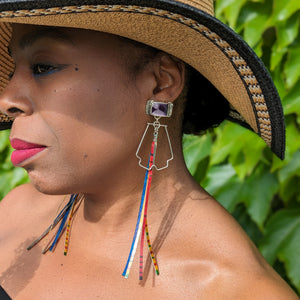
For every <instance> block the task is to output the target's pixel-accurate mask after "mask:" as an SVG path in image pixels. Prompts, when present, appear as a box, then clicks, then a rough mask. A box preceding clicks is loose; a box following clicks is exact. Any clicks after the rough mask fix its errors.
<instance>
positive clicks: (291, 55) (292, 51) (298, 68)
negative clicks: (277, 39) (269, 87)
mask: <svg viewBox="0 0 300 300" xmlns="http://www.w3.org/2000/svg"><path fill="white" fill-rule="evenodd" d="M284 72H285V77H286V83H287V88H292V87H293V86H294V85H295V84H296V82H297V81H298V80H299V78H300V43H298V44H297V45H295V46H293V47H290V48H289V52H288V59H287V61H286V63H285V66H284Z"/></svg>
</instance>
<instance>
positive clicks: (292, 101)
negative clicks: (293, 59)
mask: <svg viewBox="0 0 300 300" xmlns="http://www.w3.org/2000/svg"><path fill="white" fill-rule="evenodd" d="M298 67H299V68H300V63H299V64H298ZM283 105H284V112H285V114H286V115H288V114H300V80H298V82H297V84H296V85H295V86H294V88H293V89H292V90H291V91H290V92H289V93H288V94H287V95H286V97H284V98H283Z"/></svg>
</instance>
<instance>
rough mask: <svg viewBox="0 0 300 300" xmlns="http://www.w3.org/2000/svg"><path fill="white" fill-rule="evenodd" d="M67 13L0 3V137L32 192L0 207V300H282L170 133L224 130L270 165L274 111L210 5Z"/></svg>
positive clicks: (94, 7) (120, 6) (79, 8)
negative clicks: (247, 141)
mask: <svg viewBox="0 0 300 300" xmlns="http://www.w3.org/2000/svg"><path fill="white" fill-rule="evenodd" d="M64 2H65V3H64ZM71 2H72V3H70V1H59V3H56V1H47V2H46V1H11V2H10V3H8V2H7V1H5V2H3V3H0V10H1V13H0V21H1V29H2V31H1V41H2V44H1V49H2V50H1V51H2V59H1V84H2V93H1V98H0V110H1V111H2V112H3V116H2V128H3V129H4V128H6V127H10V126H11V135H10V141H11V144H12V146H13V148H15V149H16V150H15V152H14V153H13V154H12V162H13V164H14V165H15V166H18V167H23V168H25V169H26V171H27V172H28V174H29V178H30V181H31V183H30V184H27V185H23V186H20V187H18V188H16V189H14V190H13V191H12V192H11V193H10V194H8V195H7V197H5V199H3V201H2V202H1V206H0V207H1V209H0V218H1V220H2V223H1V244H0V253H1V256H0V265H1V277H0V278H1V281H0V282H1V286H2V288H3V289H4V290H5V291H6V292H7V293H8V294H9V295H10V296H11V297H12V298H13V299H29V298H30V299H48V298H49V299H50V298H51V299H52V298H55V299H62V298H65V297H70V298H74V299H94V298H99V297H101V298H103V299H119V298H122V299H123V298H124V299H138V298H145V299H148V298H150V297H151V298H152V297H156V298H159V299H182V297H186V298H188V299H198V298H200V299H270V298H271V299H297V296H296V295H295V294H294V293H293V291H292V290H291V289H290V288H289V287H288V286H287V284H286V283H285V282H284V281H283V280H282V279H281V278H280V277H279V275H277V274H276V273H275V271H274V270H273V269H272V268H271V267H270V266H269V265H268V264H267V263H266V262H265V260H264V259H263V258H262V257H261V255H260V254H259V252H258V251H257V249H256V248H255V246H254V245H253V244H252V242H251V241H250V240H249V238H248V237H247V236H246V234H245V233H244V232H243V231H242V229H241V228H240V227H239V225H238V224H237V223H236V222H235V221H234V220H233V218H232V217H231V216H230V215H229V214H228V213H227V212H226V211H225V210H224V209H223V208H222V207H221V206H220V205H219V204H218V203H217V202H216V201H215V200H214V199H213V198H212V197H211V196H210V195H208V194H207V193H206V192H205V191H204V190H203V189H202V188H201V187H200V186H199V185H198V184H197V183H196V182H195V181H194V180H193V178H192V177H191V176H190V174H189V172H188V171H187V169H186V166H185V163H184V160H183V155H182V147H181V136H182V131H183V130H184V131H185V132H196V131H203V130H205V129H207V128H208V127H209V126H211V125H215V124H218V123H219V122H221V121H222V120H223V119H224V118H226V117H228V118H235V119H238V120H239V121H240V122H241V123H243V124H247V126H248V127H251V128H252V129H253V130H254V131H256V132H257V133H258V134H259V135H260V136H261V137H262V138H263V139H264V140H265V141H266V142H267V143H268V144H269V145H270V147H271V149H272V150H273V151H274V152H275V153H276V154H277V155H278V156H280V157H283V152H284V150H283V149H284V124H283V123H282V110H281V106H280V102H279V99H278V96H277V93H276V90H275V88H274V86H273V84H272V82H271V80H270V78H269V77H268V75H267V73H266V71H265V69H264V67H263V66H262V65H261V63H260V62H259V61H258V59H257V58H256V56H255V55H254V54H253V52H251V50H250V49H249V48H248V46H246V45H245V44H244V43H243V42H242V41H241V40H240V39H239V38H238V37H237V35H236V34H234V33H233V32H231V31H230V30H229V29H228V28H227V27H226V26H225V25H223V24H222V23H220V22H218V21H217V20H215V19H214V18H213V17H212V16H210V14H212V11H213V8H212V3H211V1H151V5H150V4H149V1H128V3H125V2H126V1H108V3H104V2H105V1H71ZM133 2H135V3H133ZM129 4H130V5H129ZM71 5H72V6H71ZM133 5H138V6H133ZM200 20H201V22H202V23H199V22H200ZM207 26H210V27H207ZM71 27H75V29H74V28H71ZM208 28H210V30H209V31H208ZM213 29H214V30H213ZM222 32H223V38H221V37H220V36H218V35H217V33H218V34H221V33H222ZM225 38H226V39H227V40H226V39H225ZM229 41H230V42H231V44H230V45H229V44H228V42H229ZM140 42H141V43H142V44H141V43H140ZM146 45H148V46H146ZM149 46H151V47H149ZM233 46H234V48H232V47H233ZM152 47H155V48H152ZM158 49H159V50H158ZM237 49H238V50H239V52H237ZM242 54H243V55H244V57H243V58H242V56H241V55H242ZM246 61H247V62H246ZM188 64H189V65H191V66H192V67H193V68H191V67H188V66H187V65H188ZM195 69H196V70H195ZM199 72H201V73H202V74H203V75H204V76H205V77H206V78H207V79H208V80H209V81H211V82H212V83H213V84H214V85H215V86H216V87H217V88H218V90H219V91H220V93H221V94H222V95H223V96H224V97H225V98H226V99H227V100H228V102H227V100H226V101H225V98H224V97H223V96H221V94H220V93H219V92H217V91H216V90H215V88H214V87H213V86H211V85H210V84H209V83H208V82H207V81H206V79H204V78H202V77H201V75H200V74H199ZM199 83H201V84H202V86H200V88H199ZM192 98H194V100H192ZM199 98H200V99H199ZM145 110H146V113H145ZM12 121H13V123H12ZM147 123H149V124H148V125H147ZM137 149H138V150H137ZM149 153H150V155H149ZM145 172H146V175H145ZM150 188H151V189H150ZM150 190H151V192H150ZM148 200H149V201H148ZM140 201H141V204H140ZM139 207H140V212H139ZM138 212H139V213H138ZM137 215H138V221H137ZM53 220H54V221H53ZM49 225H50V226H49ZM148 225H149V231H150V235H151V242H152V243H151V242H150V240H149V231H148ZM71 226H72V231H71ZM47 228H48V229H47ZM135 228H136V230H135ZM45 229H47V230H46V231H44V230H45ZM43 232H44V234H42V236H41V237H40V238H39V236H40V235H41V233H43ZM132 235H134V238H133V240H132ZM139 240H141V244H140V248H141V249H142V250H140V249H139V247H137V242H138V241H139ZM144 240H146V242H145V243H144V242H143V241H144ZM131 241H132V244H131ZM147 244H148V245H147ZM148 247H149V248H150V254H151V255H150V256H149V257H148V255H147V256H146V251H148V250H147V248H148ZM27 248H28V249H29V251H28V250H27ZM137 248H138V250H137ZM54 250H55V251H54ZM136 250H137V251H139V253H136V255H134V254H135V252H136ZM143 251H144V252H145V254H143ZM51 252H52V253H51ZM63 252H64V253H65V254H67V255H66V256H64V255H63V254H62V253H63ZM128 252H129V255H128ZM42 253H44V254H46V255H42ZM134 256H136V257H135V260H134ZM138 256H140V259H138ZM151 260H152V262H153V265H154V268H153V267H152V266H151ZM126 261H127V263H126ZM144 261H145V263H144V264H143V262H144ZM122 271H123V276H124V277H126V278H128V279H127V280H126V279H124V278H123V277H122V276H121V274H122ZM129 272H130V276H129ZM158 273H159V274H160V275H159V276H156V275H155V274H158ZM138 278H140V281H138Z"/></svg>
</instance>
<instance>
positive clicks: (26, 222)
mask: <svg viewBox="0 0 300 300" xmlns="http://www.w3.org/2000/svg"><path fill="white" fill-rule="evenodd" d="M61 198H62V196H50V195H45V194H42V193H40V192H38V191H37V190H36V189H35V188H34V187H33V186H32V185H31V184H30V183H27V184H23V185H21V186H18V187H16V188H14V189H13V190H12V191H11V192H10V193H8V194H7V195H6V196H5V197H4V198H3V199H2V201H1V202H0V219H1V226H0V232H1V235H2V236H3V233H4V232H6V231H13V230H14V229H15V228H18V229H19V230H20V229H21V228H22V227H24V226H30V224H34V220H35V219H36V220H38V219H39V218H41V217H42V216H44V217H45V216H47V215H48V214H50V213H51V211H53V210H54V209H55V207H57V203H58V201H59V199H61Z"/></svg>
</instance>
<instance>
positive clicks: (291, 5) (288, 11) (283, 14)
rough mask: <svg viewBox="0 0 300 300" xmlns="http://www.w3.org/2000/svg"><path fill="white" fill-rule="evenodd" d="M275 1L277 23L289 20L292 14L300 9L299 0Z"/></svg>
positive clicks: (274, 11)
mask: <svg viewBox="0 0 300 300" xmlns="http://www.w3.org/2000/svg"><path fill="white" fill-rule="evenodd" d="M273 3H274V10H273V19H274V22H276V23H277V22H281V21H285V20H287V19H288V18H289V17H290V16H291V15H293V14H294V13H296V12H297V11H298V10H299V9H300V1H299V0H288V1H283V0H274V1H273Z"/></svg>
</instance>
